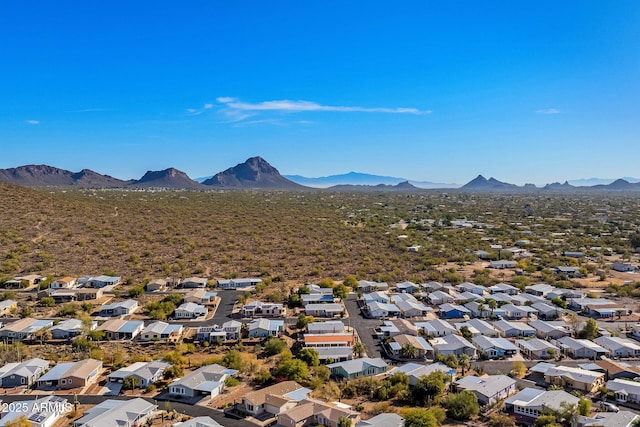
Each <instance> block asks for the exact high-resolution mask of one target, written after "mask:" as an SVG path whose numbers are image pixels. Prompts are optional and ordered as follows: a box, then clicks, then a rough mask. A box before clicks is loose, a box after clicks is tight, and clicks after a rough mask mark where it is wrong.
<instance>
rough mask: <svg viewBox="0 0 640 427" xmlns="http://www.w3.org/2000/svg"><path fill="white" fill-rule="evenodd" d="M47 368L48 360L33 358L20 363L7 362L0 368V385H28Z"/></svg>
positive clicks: (32, 383)
mask: <svg viewBox="0 0 640 427" xmlns="http://www.w3.org/2000/svg"><path fill="white" fill-rule="evenodd" d="M47 369H49V362H47V361H46V360H42V359H38V358H34V359H29V360H25V361H24V362H20V363H7V364H5V365H4V366H3V367H2V368H0V387H4V388H8V387H20V386H27V387H30V386H32V385H34V384H36V382H37V381H38V378H40V377H41V376H42V375H43V374H44V372H45V371H46V370H47Z"/></svg>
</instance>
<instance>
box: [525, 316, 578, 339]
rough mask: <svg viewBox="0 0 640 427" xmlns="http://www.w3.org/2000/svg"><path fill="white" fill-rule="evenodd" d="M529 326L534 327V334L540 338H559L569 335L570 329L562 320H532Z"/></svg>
mask: <svg viewBox="0 0 640 427" xmlns="http://www.w3.org/2000/svg"><path fill="white" fill-rule="evenodd" d="M529 326H531V327H532V328H533V329H535V331H536V333H535V335H536V336H537V337H538V338H542V339H548V338H551V339H555V340H557V339H560V338H562V337H566V336H567V335H571V331H570V330H569V329H568V328H567V327H566V324H565V323H564V322H562V321H561V322H546V321H544V320H532V321H530V322H529Z"/></svg>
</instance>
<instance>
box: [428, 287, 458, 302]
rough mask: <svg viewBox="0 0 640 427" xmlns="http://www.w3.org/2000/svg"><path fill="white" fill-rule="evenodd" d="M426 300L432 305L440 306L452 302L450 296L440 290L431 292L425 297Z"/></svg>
mask: <svg viewBox="0 0 640 427" xmlns="http://www.w3.org/2000/svg"><path fill="white" fill-rule="evenodd" d="M427 298H428V299H429V301H431V304H433V305H440V304H446V303H452V302H453V297H452V296H451V295H449V294H448V293H446V292H443V291H440V290H438V291H433V292H431V293H430V294H429V295H428V296H427Z"/></svg>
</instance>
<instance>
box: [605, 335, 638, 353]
mask: <svg viewBox="0 0 640 427" xmlns="http://www.w3.org/2000/svg"><path fill="white" fill-rule="evenodd" d="M593 342H595V343H596V344H598V345H599V346H601V347H604V348H606V349H607V350H609V352H610V353H611V355H612V356H618V357H639V356H640V345H638V344H637V341H632V340H629V339H627V338H620V337H605V336H602V337H599V338H596V339H594V340H593Z"/></svg>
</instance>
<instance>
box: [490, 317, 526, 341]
mask: <svg viewBox="0 0 640 427" xmlns="http://www.w3.org/2000/svg"><path fill="white" fill-rule="evenodd" d="M493 327H494V328H496V329H497V330H498V331H500V335H502V336H503V337H517V336H523V337H529V336H533V335H535V334H536V330H535V329H534V328H532V327H531V326H529V325H527V324H526V323H523V322H510V321H508V320H498V321H497V322H493Z"/></svg>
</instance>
